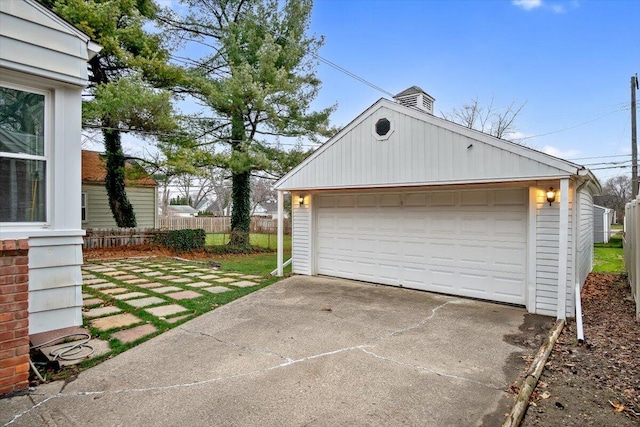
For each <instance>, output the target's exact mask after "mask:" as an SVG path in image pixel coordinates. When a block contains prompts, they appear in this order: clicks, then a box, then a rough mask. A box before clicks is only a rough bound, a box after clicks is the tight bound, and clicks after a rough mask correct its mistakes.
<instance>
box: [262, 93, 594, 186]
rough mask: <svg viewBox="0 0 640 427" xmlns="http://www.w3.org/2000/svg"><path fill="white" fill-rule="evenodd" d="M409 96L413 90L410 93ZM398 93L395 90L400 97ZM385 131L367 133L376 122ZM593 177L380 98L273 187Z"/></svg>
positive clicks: (559, 161)
mask: <svg viewBox="0 0 640 427" xmlns="http://www.w3.org/2000/svg"><path fill="white" fill-rule="evenodd" d="M409 90H421V89H420V88H417V87H416V88H410V89H409ZM401 94H402V92H401ZM383 118H385V119H388V121H390V122H391V132H390V133H389V136H387V137H385V138H377V135H375V134H374V133H375V126H376V121H379V120H380V119H383ZM576 175H581V176H587V177H588V179H589V180H590V181H592V182H593V183H594V184H595V185H596V187H598V188H597V189H596V191H595V192H598V191H599V183H598V180H597V179H596V178H595V176H594V175H593V174H592V173H591V171H589V170H588V169H587V168H585V167H584V166H581V165H578V164H575V163H572V162H569V161H567V160H563V159H560V158H557V157H554V156H551V155H549V154H546V153H543V152H541V151H537V150H534V149H532V148H529V147H526V146H523V145H519V144H516V143H513V142H510V141H506V140H503V139H499V138H495V137H493V136H491V135H488V134H485V133H482V132H479V131H476V130H473V129H469V128H467V127H465V126H461V125H459V124H457V123H453V122H450V121H447V120H445V119H442V118H439V117H435V116H433V115H432V114H428V113H425V112H423V111H418V110H416V109H415V108H411V107H407V106H403V105H401V104H399V103H398V102H393V101H390V100H387V99H384V98H383V99H380V100H378V101H377V102H376V103H375V104H373V105H372V106H371V107H369V108H368V109H367V110H365V111H364V112H363V113H362V114H360V115H359V116H358V117H356V118H355V119H354V120H353V121H352V122H351V123H349V124H348V125H347V126H345V127H344V128H343V129H342V130H341V131H340V132H338V133H337V134H336V135H335V136H334V137H332V138H331V139H330V140H329V141H327V142H326V143H325V144H324V145H322V146H321V147H320V148H318V149H317V150H316V151H315V152H314V153H313V154H312V155H311V156H309V157H308V158H307V159H306V160H304V161H303V162H302V163H300V164H299V165H298V166H296V167H295V168H294V169H293V170H291V171H290V172H289V173H288V174H286V175H285V176H284V177H283V178H281V179H280V180H279V181H278V182H277V183H276V184H275V186H274V187H275V188H276V189H278V190H312V189H330V188H385V187H387V188H389V187H403V186H406V187H408V186H417V185H419V186H424V185H450V184H468V183H492V182H517V181H525V180H526V181H531V180H538V179H542V180H544V179H556V178H562V177H571V176H576Z"/></svg>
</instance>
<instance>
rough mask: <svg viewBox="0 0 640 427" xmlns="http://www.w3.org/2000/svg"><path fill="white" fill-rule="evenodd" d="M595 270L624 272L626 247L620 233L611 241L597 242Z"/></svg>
mask: <svg viewBox="0 0 640 427" xmlns="http://www.w3.org/2000/svg"><path fill="white" fill-rule="evenodd" d="M594 246H595V248H594V258H593V271H595V272H596V273H624V272H625V271H626V270H625V266H624V249H622V236H621V235H620V233H618V234H616V235H614V236H613V237H611V239H609V243H596V244H595V245H594Z"/></svg>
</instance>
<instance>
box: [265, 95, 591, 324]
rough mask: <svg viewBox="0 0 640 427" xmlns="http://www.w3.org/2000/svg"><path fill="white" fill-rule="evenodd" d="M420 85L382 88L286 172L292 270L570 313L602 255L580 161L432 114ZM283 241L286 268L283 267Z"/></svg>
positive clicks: (282, 185)
mask: <svg viewBox="0 0 640 427" xmlns="http://www.w3.org/2000/svg"><path fill="white" fill-rule="evenodd" d="M433 102H434V100H433V98H431V97H430V96H429V95H428V94H426V93H425V92H424V91H422V90H421V89H420V88H418V87H415V86H414V87H412V88H409V89H407V90H406V91H403V92H401V93H400V94H398V95H396V97H395V99H394V101H390V100H387V99H381V100H379V101H378V102H376V103H375V104H374V105H373V106H371V107H370V108H368V109H367V110H366V111H365V112H363V113H362V114H361V115H360V116H358V117H357V118H356V119H355V120H354V121H353V122H351V123H350V124H349V125H348V126H346V127H345V128H344V129H343V130H342V131H340V132H339V133H338V134H337V135H336V136H334V137H333V138H332V139H330V140H329V141H328V142H327V143H325V144H324V145H323V146H322V147H320V148H319V149H318V150H317V151H316V152H315V153H314V154H313V155H312V156H310V157H309V158H307V159H306V160H305V161H304V162H302V163H301V164H300V165H298V166H297V167H296V168H295V169H293V170H292V171H291V172H290V173H288V174H287V175H286V176H284V177H283V178H282V179H281V180H280V181H278V182H277V183H276V186H275V187H276V189H277V190H278V194H279V200H280V210H279V218H280V219H281V218H282V217H283V209H282V199H283V197H282V195H283V192H285V191H287V192H291V194H292V201H293V203H292V204H293V249H292V264H293V272H294V273H296V274H305V275H326V276H333V277H341V278H348V279H355V280H361V281H365V282H371V283H378V284H385V285H392V286H401V287H407V288H412V289H420V290H425V291H431V292H441V293H446V294H452V295H460V296H467V297H473V298H481V299H486V300H491V301H500V302H506V303H512V304H518V305H524V306H526V307H527V309H528V311H529V312H532V313H538V314H545V315H553V316H557V317H559V318H564V317H566V316H573V314H574V311H575V309H574V307H575V305H574V298H575V295H576V287H578V288H579V287H580V286H582V284H583V283H584V280H585V279H586V276H587V274H588V273H589V272H590V271H591V267H592V261H593V235H594V234H593V195H594V194H597V193H598V192H599V190H600V186H599V183H598V181H597V180H596V178H595V177H594V176H593V174H592V173H591V172H590V171H589V170H587V169H585V168H584V167H583V166H580V165H577V164H574V163H571V162H568V161H565V160H562V159H558V158H556V157H553V156H549V155H547V154H544V153H541V152H539V151H536V150H532V149H530V148H527V147H524V146H521V145H518V144H514V143H511V142H508V141H505V140H501V139H497V138H493V137H491V136H489V135H486V134H483V133H481V132H477V131H474V130H471V129H468V128H465V127H463V126H460V125H457V124H455V123H452V122H449V121H446V120H444V119H441V118H437V117H435V116H433V114H432V111H433ZM283 261H284V259H283V255H282V250H281V245H280V246H279V254H278V272H279V273H280V274H282V268H283Z"/></svg>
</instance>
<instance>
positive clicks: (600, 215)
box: [593, 205, 615, 243]
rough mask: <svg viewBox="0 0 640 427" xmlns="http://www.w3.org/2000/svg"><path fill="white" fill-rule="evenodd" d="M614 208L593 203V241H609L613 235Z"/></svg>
mask: <svg viewBox="0 0 640 427" xmlns="http://www.w3.org/2000/svg"><path fill="white" fill-rule="evenodd" d="M614 214H615V211H614V210H613V209H609V208H605V207H604V206H598V205H593V242H594V243H608V242H609V236H611V222H612V217H613V215H614Z"/></svg>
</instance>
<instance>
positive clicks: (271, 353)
mask: <svg viewBox="0 0 640 427" xmlns="http://www.w3.org/2000/svg"><path fill="white" fill-rule="evenodd" d="M179 330H181V331H184V332H186V333H189V334H196V335H202V336H204V337H207V338H212V339H214V340H215V341H217V342H219V343H220V344H225V345H228V346H231V347H236V348H240V349H242V350H247V351H253V352H255V353H263V354H269V355H272V356H276V357H279V358H280V359H282V360H284V361H285V362H292V361H293V359H291V358H290V357H287V356H284V355H282V354H280V353H276V352H275V351H271V350H265V349H262V348H256V347H250V346H247V345H242V344H237V343H234V342H231V341H225V340H222V339H220V338H218V337H216V336H215V335H211V334H207V333H205V332H199V331H191V330H189V329H186V328H179Z"/></svg>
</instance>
